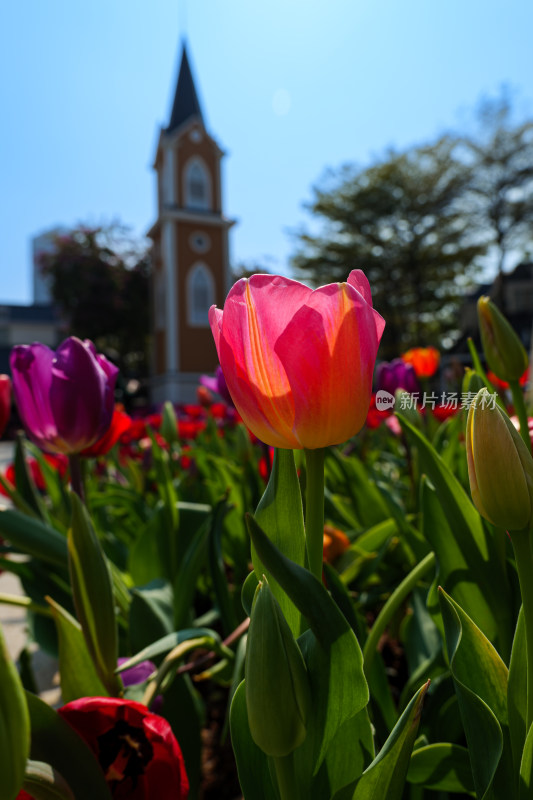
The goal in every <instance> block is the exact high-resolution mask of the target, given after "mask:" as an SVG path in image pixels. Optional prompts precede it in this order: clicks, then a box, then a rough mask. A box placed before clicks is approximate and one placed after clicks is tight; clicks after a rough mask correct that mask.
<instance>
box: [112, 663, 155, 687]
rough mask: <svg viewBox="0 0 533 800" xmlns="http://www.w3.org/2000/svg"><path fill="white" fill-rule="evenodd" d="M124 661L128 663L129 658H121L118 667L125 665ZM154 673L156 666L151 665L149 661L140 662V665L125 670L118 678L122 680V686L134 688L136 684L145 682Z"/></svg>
mask: <svg viewBox="0 0 533 800" xmlns="http://www.w3.org/2000/svg"><path fill="white" fill-rule="evenodd" d="M126 661H129V658H123V657H122V656H121V657H120V658H119V659H118V665H119V667H121V666H122V664H125V663H126ZM155 671H156V666H155V664H152V662H151V661H141V662H140V664H136V665H135V666H134V667H130V668H129V669H125V670H124V672H121V673H120V677H121V678H122V683H123V684H124V686H136V684H138V683H144V682H145V681H147V680H148V678H149V677H150V675H153V674H154V672H155Z"/></svg>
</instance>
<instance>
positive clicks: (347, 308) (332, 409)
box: [276, 283, 382, 449]
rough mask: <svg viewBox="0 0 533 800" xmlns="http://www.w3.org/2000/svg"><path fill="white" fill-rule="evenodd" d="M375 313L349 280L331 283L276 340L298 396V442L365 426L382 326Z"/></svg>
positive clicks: (328, 438) (320, 440)
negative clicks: (347, 281) (379, 332)
mask: <svg viewBox="0 0 533 800" xmlns="http://www.w3.org/2000/svg"><path fill="white" fill-rule="evenodd" d="M377 317H379V314H377V313H376V312H375V311H374V310H373V309H372V307H371V306H369V305H368V304H367V303H366V302H365V300H364V298H363V296H362V295H361V294H360V293H359V291H358V290H356V289H355V288H354V287H353V286H352V285H351V284H347V283H343V284H330V285H328V286H322V287H320V288H319V289H316V290H315V291H314V292H312V293H311V295H310V296H309V298H308V300H307V302H306V304H305V306H303V307H302V308H300V309H299V311H297V312H296V313H295V314H294V316H293V319H292V320H291V322H290V323H289V325H288V326H287V328H286V329H285V331H284V333H283V334H282V335H281V336H280V338H279V339H278V341H277V343H276V353H277V355H278V356H279V358H280V360H281V361H282V363H283V365H284V367H285V370H286V372H287V377H288V380H289V384H290V387H291V390H292V392H293V393H294V395H295V396H297V397H298V398H299V402H298V404H297V407H296V417H295V421H294V432H295V434H296V436H297V438H298V441H299V442H300V447H305V448H309V449H313V448H317V447H324V446H326V445H328V444H340V443H341V442H344V441H346V439H348V438H350V437H351V436H353V435H354V434H355V433H357V432H358V431H359V430H360V429H361V428H362V427H363V425H364V422H365V419H366V415H367V412H368V405H369V402H370V395H371V387H372V373H373V370H374V362H375V359H376V354H377V349H378V345H379V336H378V330H379V329H382V328H381V325H380V323H379V320H377V319H376V318H377ZM379 319H381V317H379Z"/></svg>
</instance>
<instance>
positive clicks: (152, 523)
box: [128, 504, 167, 586]
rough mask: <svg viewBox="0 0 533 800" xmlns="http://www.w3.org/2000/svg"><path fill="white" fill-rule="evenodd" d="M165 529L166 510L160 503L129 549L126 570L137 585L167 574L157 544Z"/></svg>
mask: <svg viewBox="0 0 533 800" xmlns="http://www.w3.org/2000/svg"><path fill="white" fill-rule="evenodd" d="M166 530H167V512H166V510H165V507H164V506H163V504H161V505H160V506H159V507H158V508H156V510H155V511H154V514H153V515H152V517H151V518H150V520H149V521H148V522H147V524H146V525H145V527H144V528H143V530H142V532H141V534H140V536H139V537H138V538H137V539H136V541H135V542H134V543H133V545H132V546H131V548H130V550H129V558H128V571H129V573H130V575H131V577H132V579H133V582H134V583H135V584H138V585H139V586H142V585H144V584H145V583H150V581H152V580H155V579H156V578H160V577H161V576H162V575H166V574H167V569H166V566H165V565H163V564H162V562H161V558H160V556H159V548H158V546H157V542H158V537H159V535H160V533H161V534H163V535H164V533H165V532H166Z"/></svg>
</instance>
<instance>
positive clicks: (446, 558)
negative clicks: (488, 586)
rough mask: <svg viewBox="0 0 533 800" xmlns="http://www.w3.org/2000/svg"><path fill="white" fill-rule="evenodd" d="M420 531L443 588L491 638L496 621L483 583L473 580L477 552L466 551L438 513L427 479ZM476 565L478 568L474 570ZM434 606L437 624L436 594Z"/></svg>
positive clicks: (435, 496) (438, 503)
mask: <svg viewBox="0 0 533 800" xmlns="http://www.w3.org/2000/svg"><path fill="white" fill-rule="evenodd" d="M420 505H421V510H422V530H423V533H424V536H425V537H426V538H427V540H428V542H429V544H430V545H431V547H432V549H433V551H434V552H435V556H436V558H437V564H438V581H439V584H440V585H441V586H443V587H445V589H446V591H447V592H449V593H451V592H453V595H454V597H456V598H457V602H458V603H459V604H460V605H461V606H462V607H464V608H468V611H469V613H470V615H471V617H472V619H473V620H474V621H475V623H476V625H478V626H479V627H480V628H481V629H482V630H483V631H484V632H485V633H486V635H487V636H488V637H489V638H491V639H494V638H495V637H496V636H497V622H496V620H495V618H494V615H493V613H492V608H491V603H489V601H488V598H487V597H486V593H485V592H484V591H483V585H482V584H481V583H480V582H479V581H477V580H476V574H477V572H479V569H480V566H481V565H480V559H479V554H478V553H475V554H474V555H473V554H472V553H471V552H469V550H471V549H472V542H471V541H470V542H469V543H466V544H465V542H464V541H463V540H462V539H461V537H460V536H459V535H458V534H457V533H454V530H453V529H452V528H451V527H450V525H449V523H448V521H447V519H446V517H445V515H444V514H443V513H442V504H441V501H440V500H439V496H438V494H437V492H436V491H435V489H434V488H433V487H432V486H431V484H430V483H429V481H427V480H423V482H422V486H421V503H420ZM476 565H477V567H478V569H477V571H476V568H475V567H476ZM434 602H435V605H434V606H431V603H430V610H431V612H432V614H433V616H434V618H435V622H436V623H437V624H440V626H441V627H442V622H441V621H440V619H439V617H440V613H439V609H438V606H437V605H436V603H437V597H435V598H434Z"/></svg>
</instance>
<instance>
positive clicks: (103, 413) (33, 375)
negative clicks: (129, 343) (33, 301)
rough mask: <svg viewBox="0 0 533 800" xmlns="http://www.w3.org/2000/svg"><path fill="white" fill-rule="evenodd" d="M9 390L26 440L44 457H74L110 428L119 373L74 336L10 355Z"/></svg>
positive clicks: (24, 347) (19, 347)
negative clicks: (31, 442) (58, 454)
mask: <svg viewBox="0 0 533 800" xmlns="http://www.w3.org/2000/svg"><path fill="white" fill-rule="evenodd" d="M10 365H11V372H12V376H13V391H14V394H15V399H16V401H17V407H18V410H19V414H20V418H21V420H22V424H23V425H24V428H25V429H26V433H27V435H28V437H29V438H30V439H31V440H32V441H33V442H35V444H36V445H38V446H39V447H40V448H41V449H42V450H45V451H46V452H48V453H65V454H66V455H73V454H74V453H79V452H80V451H81V450H84V449H85V448H86V447H90V445H92V444H93V443H94V442H96V441H97V440H98V439H100V437H101V436H103V435H104V433H105V432H106V431H107V429H108V428H109V425H110V423H111V418H112V416H113V408H114V404H115V400H114V393H115V382H116V379H117V374H118V368H117V367H115V365H114V364H111V362H109V361H108V360H107V359H106V358H105V357H104V356H102V355H100V354H98V353H97V352H96V349H95V347H94V345H93V343H92V342H89V341H85V342H82V341H81V340H80V339H77V338H76V337H75V336H71V337H70V338H68V339H65V341H64V342H62V344H60V345H59V347H58V348H57V350H56V351H55V352H54V351H53V350H50V348H49V347H46V345H44V344H40V343H39V342H35V343H34V344H31V345H17V346H16V347H14V348H13V350H12V351H11V357H10Z"/></svg>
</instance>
